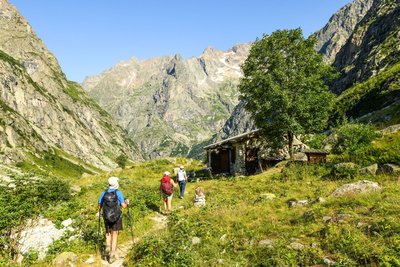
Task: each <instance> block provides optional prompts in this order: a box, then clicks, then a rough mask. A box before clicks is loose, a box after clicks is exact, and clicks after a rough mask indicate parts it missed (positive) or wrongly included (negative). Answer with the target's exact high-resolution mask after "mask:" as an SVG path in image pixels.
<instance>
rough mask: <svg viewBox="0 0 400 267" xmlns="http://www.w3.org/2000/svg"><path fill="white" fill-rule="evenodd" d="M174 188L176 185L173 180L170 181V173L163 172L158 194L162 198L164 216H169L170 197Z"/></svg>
mask: <svg viewBox="0 0 400 267" xmlns="http://www.w3.org/2000/svg"><path fill="white" fill-rule="evenodd" d="M175 187H176V184H175V182H174V180H172V179H171V177H170V172H169V171H166V172H164V175H163V177H162V179H161V184H160V193H161V196H162V198H163V203H164V211H165V213H166V214H169V213H170V212H171V211H172V196H173V194H174V188H175Z"/></svg>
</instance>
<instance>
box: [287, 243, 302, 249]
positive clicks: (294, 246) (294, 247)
mask: <svg viewBox="0 0 400 267" xmlns="http://www.w3.org/2000/svg"><path fill="white" fill-rule="evenodd" d="M289 247H290V248H292V249H294V250H303V249H304V245H303V244H301V243H298V242H292V243H290V245H289Z"/></svg>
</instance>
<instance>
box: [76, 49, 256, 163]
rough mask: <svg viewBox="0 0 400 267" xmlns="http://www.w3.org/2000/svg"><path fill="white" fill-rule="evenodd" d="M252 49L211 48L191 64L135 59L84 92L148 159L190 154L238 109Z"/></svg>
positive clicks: (100, 77)
mask: <svg viewBox="0 0 400 267" xmlns="http://www.w3.org/2000/svg"><path fill="white" fill-rule="evenodd" d="M249 47H250V45H249V44H243V45H238V46H235V47H233V48H232V49H231V50H229V51H226V52H225V51H220V50H217V49H214V48H211V47H209V48H207V49H206V50H205V51H204V52H203V54H202V55H201V56H200V57H197V58H196V57H192V58H189V59H182V57H181V56H179V55H176V56H174V57H171V56H166V57H161V58H154V59H148V60H144V61H138V60H137V59H135V58H132V59H130V60H129V61H126V62H121V63H119V64H117V65H116V66H114V67H113V68H111V69H109V70H107V71H105V72H104V73H102V74H100V75H98V76H94V77H88V78H86V79H85V81H84V82H83V87H84V88H85V90H87V91H88V93H89V94H90V95H91V96H92V97H93V98H94V99H96V101H97V102H98V103H99V104H100V105H101V106H102V107H103V108H104V109H106V110H107V111H108V112H110V114H112V115H113V116H114V118H116V119H117V121H118V122H119V123H120V125H121V126H122V127H123V128H124V129H125V130H126V131H127V132H128V134H129V136H130V137H132V138H133V140H135V141H136V142H137V143H139V144H140V149H141V151H143V152H144V154H146V155H147V157H149V158H155V157H160V156H168V155H187V153H188V152H189V151H190V150H191V148H192V146H193V144H196V143H199V142H201V141H204V140H206V139H208V138H210V137H211V135H212V134H213V133H215V132H216V131H217V130H218V129H219V128H221V126H222V125H223V124H224V122H225V120H226V119H227V118H228V117H229V115H230V113H231V112H232V110H233V108H234V106H235V105H236V104H237V102H238V91H237V88H236V86H237V83H238V80H239V78H240V77H241V76H242V73H241V70H240V64H241V63H242V62H243V61H244V59H245V58H246V57H247V54H248V51H249Z"/></svg>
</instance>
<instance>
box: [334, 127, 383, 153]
mask: <svg viewBox="0 0 400 267" xmlns="http://www.w3.org/2000/svg"><path fill="white" fill-rule="evenodd" d="M334 134H335V135H336V140H335V142H334V144H333V147H332V152H333V153H336V154H345V153H347V154H349V155H350V156H356V155H357V152H358V151H359V150H362V149H365V148H366V147H368V146H369V145H370V144H371V143H372V141H373V140H375V139H376V138H377V137H379V136H380V134H379V133H377V132H376V130H375V128H374V127H373V126H371V125H366V124H358V123H347V124H345V125H343V126H341V127H339V128H338V129H336V130H335V131H334Z"/></svg>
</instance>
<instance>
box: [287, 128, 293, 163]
mask: <svg viewBox="0 0 400 267" xmlns="http://www.w3.org/2000/svg"><path fill="white" fill-rule="evenodd" d="M293 138H294V135H293V133H292V132H288V146H289V147H288V148H289V156H290V160H291V161H293Z"/></svg>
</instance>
